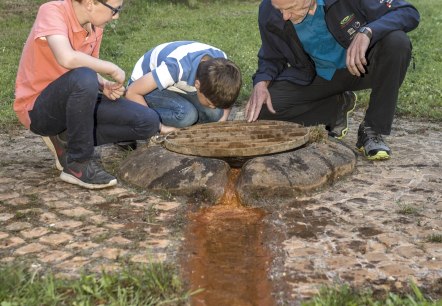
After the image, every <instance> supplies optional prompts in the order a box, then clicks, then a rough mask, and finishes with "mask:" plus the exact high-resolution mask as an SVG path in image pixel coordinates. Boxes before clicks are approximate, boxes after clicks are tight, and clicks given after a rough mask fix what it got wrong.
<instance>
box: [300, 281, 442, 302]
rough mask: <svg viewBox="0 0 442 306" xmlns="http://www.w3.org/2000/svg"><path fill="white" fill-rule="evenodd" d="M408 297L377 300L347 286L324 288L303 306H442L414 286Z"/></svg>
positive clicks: (388, 297)
mask: <svg viewBox="0 0 442 306" xmlns="http://www.w3.org/2000/svg"><path fill="white" fill-rule="evenodd" d="M410 287H411V292H410V293H409V294H407V295H403V296H401V295H397V294H394V293H389V294H388V295H387V296H386V297H383V298H381V297H379V298H376V297H375V296H374V295H373V293H372V292H371V291H370V290H354V289H352V288H350V287H349V286H347V285H340V286H335V287H323V288H322V289H321V291H320V293H319V294H318V295H316V296H315V297H314V298H312V299H311V300H309V301H307V302H304V303H302V304H301V305H302V306H442V301H432V300H430V299H428V298H426V297H424V295H423V294H422V292H421V290H420V289H419V288H418V287H417V286H416V285H415V284H414V283H411V284H410Z"/></svg>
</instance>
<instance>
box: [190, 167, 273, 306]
mask: <svg viewBox="0 0 442 306" xmlns="http://www.w3.org/2000/svg"><path fill="white" fill-rule="evenodd" d="M238 174H239V170H233V171H232V173H231V177H230V182H229V184H228V186H227V188H226V190H225V194H224V197H223V198H222V200H221V201H220V203H218V204H217V205H215V206H213V207H211V208H206V209H202V210H201V211H199V212H197V213H193V214H191V215H190V220H191V221H190V225H189V227H188V230H187V233H186V243H185V248H186V249H185V250H184V254H186V256H187V257H186V258H184V264H183V266H184V269H185V270H186V271H185V275H186V276H187V279H188V281H189V282H190V286H191V290H192V291H195V290H197V289H201V288H202V289H204V291H202V292H201V293H199V294H196V295H194V296H193V297H192V299H191V305H198V306H199V305H209V306H212V305H216V306H223V305H229V306H243V305H274V304H275V303H274V300H273V298H272V296H271V284H270V282H269V280H268V269H269V265H270V260H271V257H270V254H269V252H268V250H267V249H265V247H264V241H263V236H264V235H263V230H264V229H263V222H262V219H263V218H264V216H265V213H264V211H262V210H260V209H253V208H246V207H242V206H241V205H240V203H239V202H238V197H237V196H236V193H235V189H234V186H235V181H236V178H237V176H238Z"/></svg>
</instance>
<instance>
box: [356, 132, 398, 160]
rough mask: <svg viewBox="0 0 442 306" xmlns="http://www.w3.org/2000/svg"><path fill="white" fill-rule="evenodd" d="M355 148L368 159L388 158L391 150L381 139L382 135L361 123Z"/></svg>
mask: <svg viewBox="0 0 442 306" xmlns="http://www.w3.org/2000/svg"><path fill="white" fill-rule="evenodd" d="M356 148H357V149H358V150H359V151H360V152H362V153H363V154H364V156H365V157H366V158H367V159H369V160H383V159H389V158H390V155H391V150H390V148H389V147H388V146H387V144H386V143H385V142H384V140H383V139H382V135H380V134H378V133H376V132H375V131H373V129H372V128H371V127H369V126H365V125H364V123H362V124H361V125H360V126H359V130H358V142H357V143H356Z"/></svg>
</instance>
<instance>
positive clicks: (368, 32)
mask: <svg viewBox="0 0 442 306" xmlns="http://www.w3.org/2000/svg"><path fill="white" fill-rule="evenodd" d="M358 32H359V33H362V34H365V35H367V37H368V39H370V40H371V37H372V36H373V34H372V33H371V31H370V30H369V28H367V27H362V28H360V29H359V30H358Z"/></svg>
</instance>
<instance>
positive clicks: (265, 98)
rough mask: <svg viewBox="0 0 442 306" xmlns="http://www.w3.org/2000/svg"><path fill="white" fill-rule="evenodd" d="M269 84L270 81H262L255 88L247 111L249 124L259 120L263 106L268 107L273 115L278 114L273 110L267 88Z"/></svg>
mask: <svg viewBox="0 0 442 306" xmlns="http://www.w3.org/2000/svg"><path fill="white" fill-rule="evenodd" d="M268 84H269V82H268V81H261V82H259V83H256V85H255V86H254V87H253V90H252V94H251V95H250V98H249V101H248V102H247V105H246V109H245V111H246V114H245V115H246V119H247V122H253V121H256V119H258V116H259V113H260V112H261V109H262V105H263V104H266V105H267V109H268V110H269V111H270V112H271V113H273V114H274V113H276V112H275V110H274V109H273V105H272V99H271V97H270V93H269V90H268V88H267V86H268Z"/></svg>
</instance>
